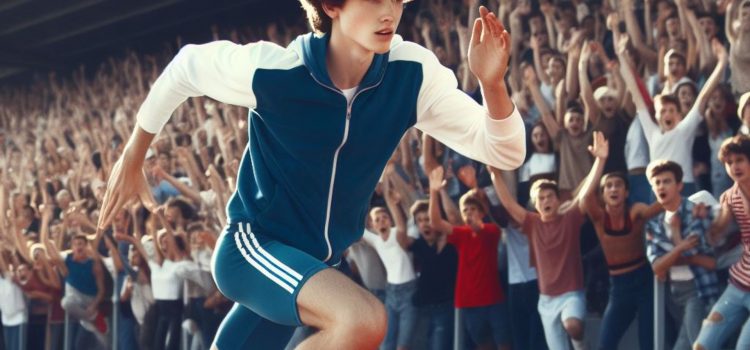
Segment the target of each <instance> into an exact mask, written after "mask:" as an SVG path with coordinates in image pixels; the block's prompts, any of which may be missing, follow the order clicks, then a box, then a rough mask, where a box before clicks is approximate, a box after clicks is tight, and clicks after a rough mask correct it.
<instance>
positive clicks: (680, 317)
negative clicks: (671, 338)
mask: <svg viewBox="0 0 750 350" xmlns="http://www.w3.org/2000/svg"><path fill="white" fill-rule="evenodd" d="M667 309H668V311H669V313H670V314H671V315H672V318H673V319H674V320H675V322H677V324H678V325H679V329H680V331H679V334H678V335H677V341H676V342H675V344H674V348H673V349H675V350H682V349H690V348H691V345H692V344H693V343H694V342H695V341H696V340H697V339H698V333H699V332H700V329H701V323H702V322H703V319H704V318H705V317H706V315H707V314H708V312H707V311H708V307H707V306H706V303H705V302H704V301H703V300H701V298H699V297H698V292H697V290H696V288H695V282H693V281H686V282H674V281H671V282H670V295H669V301H668V302H667Z"/></svg>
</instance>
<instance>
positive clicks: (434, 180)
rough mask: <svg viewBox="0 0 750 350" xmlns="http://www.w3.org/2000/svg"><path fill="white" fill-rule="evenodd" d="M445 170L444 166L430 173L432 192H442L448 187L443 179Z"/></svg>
mask: <svg viewBox="0 0 750 350" xmlns="http://www.w3.org/2000/svg"><path fill="white" fill-rule="evenodd" d="M443 175H444V170H443V167H442V166H439V167H437V168H435V169H432V171H431V172H430V192H431V193H432V192H440V190H442V189H443V187H445V185H446V183H447V182H446V181H445V179H444V178H443Z"/></svg>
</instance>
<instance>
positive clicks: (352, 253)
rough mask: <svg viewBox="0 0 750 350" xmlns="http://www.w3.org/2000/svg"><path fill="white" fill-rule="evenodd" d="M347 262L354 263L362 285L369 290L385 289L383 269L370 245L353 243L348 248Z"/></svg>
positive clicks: (358, 242)
mask: <svg viewBox="0 0 750 350" xmlns="http://www.w3.org/2000/svg"><path fill="white" fill-rule="evenodd" d="M347 260H349V261H351V262H354V264H355V265H356V266H357V270H359V276H360V277H361V278H362V283H363V284H364V285H365V287H366V288H367V289H370V290H383V289H385V282H386V277H385V267H384V266H383V263H382V262H381V261H380V257H379V256H378V253H377V252H376V251H375V248H373V247H372V246H371V245H370V244H368V243H366V242H362V241H357V242H354V244H352V245H351V246H350V247H349V254H347Z"/></svg>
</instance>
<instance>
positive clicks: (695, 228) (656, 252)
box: [646, 199, 720, 302]
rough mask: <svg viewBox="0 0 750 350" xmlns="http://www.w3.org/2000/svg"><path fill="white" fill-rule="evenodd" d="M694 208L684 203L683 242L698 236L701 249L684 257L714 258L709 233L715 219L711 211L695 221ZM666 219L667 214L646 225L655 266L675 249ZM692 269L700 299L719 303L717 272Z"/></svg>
mask: <svg viewBox="0 0 750 350" xmlns="http://www.w3.org/2000/svg"><path fill="white" fill-rule="evenodd" d="M694 206H695V204H693V203H692V202H690V201H689V200H687V199H683V200H682V204H680V208H679V209H678V211H677V213H676V215H679V217H680V222H681V224H680V227H681V228H682V230H681V231H682V232H680V234H681V236H682V238H683V239H685V238H687V237H688V236H690V235H691V234H697V235H698V237H700V242H699V243H698V245H696V246H695V247H694V248H692V249H690V250H688V251H685V252H684V253H682V256H685V257H687V256H694V255H699V254H700V255H708V256H713V249H712V248H711V246H710V245H708V242H707V241H706V232H707V231H708V228H709V226H710V225H711V221H712V217H711V216H712V215H711V213H710V211H709V213H708V216H707V217H706V218H705V219H700V218H695V217H693V207H694ZM664 216H665V212H661V213H660V214H659V215H657V216H656V217H654V218H652V219H651V220H649V221H648V222H647V223H646V233H647V235H646V255H647V256H648V260H649V261H650V262H651V264H653V263H654V261H656V259H657V258H659V257H661V256H663V255H665V254H667V253H668V252H669V251H671V250H672V249H674V247H675V245H674V243H673V242H672V240H671V239H670V238H669V237H668V236H667V229H666V227H665V225H664ZM689 267H690V271H691V272H692V273H693V275H694V276H695V278H694V280H693V281H694V282H695V287H696V288H697V289H698V296H699V297H701V298H702V299H704V300H705V301H708V302H712V301H715V300H716V298H717V297H718V295H719V293H720V290H719V278H718V277H717V276H716V272H714V271H713V270H708V269H705V268H703V267H700V266H696V265H689Z"/></svg>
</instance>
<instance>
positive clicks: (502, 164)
mask: <svg viewBox="0 0 750 350" xmlns="http://www.w3.org/2000/svg"><path fill="white" fill-rule="evenodd" d="M480 14H481V16H480V17H481V18H479V19H477V20H476V21H475V22H474V30H473V33H472V37H471V44H470V45H469V66H470V68H471V71H472V72H473V73H474V75H476V77H477V79H478V80H479V84H480V86H481V88H482V94H483V96H484V99H485V105H486V108H485V107H482V106H480V105H478V104H477V103H475V102H474V101H473V100H472V99H471V98H470V97H469V96H468V95H466V94H464V93H463V92H461V91H460V90H458V89H457V88H456V86H457V81H456V78H455V75H454V74H453V72H452V71H451V70H450V69H448V68H445V67H443V66H441V65H440V63H439V62H438V61H437V58H435V56H434V54H432V53H430V52H427V51H426V50H423V49H422V50H416V49H414V50H413V51H412V49H411V48H410V47H409V46H408V45H404V49H403V50H404V52H411V53H413V54H416V55H419V59H420V61H422V63H423V79H424V81H423V82H422V86H421V88H420V91H419V96H418V98H417V123H416V125H415V126H416V127H417V128H419V129H421V130H422V131H424V132H426V133H428V134H430V135H432V136H433V137H435V138H436V139H438V140H439V141H441V142H442V143H444V144H445V145H446V146H448V147H450V148H452V149H454V150H456V151H458V152H459V153H461V154H463V155H465V156H468V157H470V158H473V159H476V160H478V161H481V162H484V163H486V164H489V165H492V166H494V167H496V168H500V169H506V170H507V169H514V168H517V167H519V166H520V165H521V164H522V163H523V160H524V158H525V155H526V143H525V131H524V125H523V121H522V119H521V115H520V114H519V113H518V111H517V110H516V108H515V106H514V105H513V102H512V101H511V99H510V96H509V95H508V91H507V87H506V85H505V82H504V77H505V73H506V72H507V68H508V59H509V56H510V51H511V50H510V49H511V47H510V46H511V45H510V44H511V42H510V34H508V33H507V32H506V31H505V29H504V27H503V25H502V24H501V23H500V21H498V19H497V18H496V17H495V15H494V14H492V13H489V12H488V11H487V9H486V8H483V7H482V8H480Z"/></svg>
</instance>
